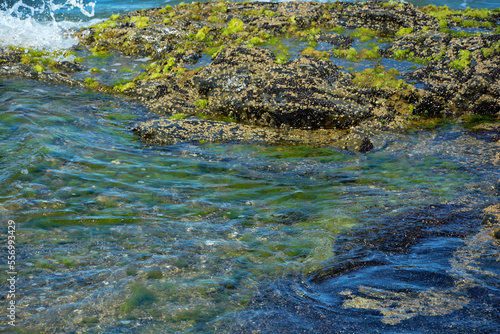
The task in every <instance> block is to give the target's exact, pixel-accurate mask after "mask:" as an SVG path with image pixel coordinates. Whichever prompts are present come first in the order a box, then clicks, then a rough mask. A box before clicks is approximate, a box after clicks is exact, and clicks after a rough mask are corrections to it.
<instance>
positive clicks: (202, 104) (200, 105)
mask: <svg viewBox="0 0 500 334" xmlns="http://www.w3.org/2000/svg"><path fill="white" fill-rule="evenodd" d="M194 105H195V106H196V107H197V108H199V109H203V108H205V107H206V106H208V100H203V99H201V100H198V101H196V102H195V103H194Z"/></svg>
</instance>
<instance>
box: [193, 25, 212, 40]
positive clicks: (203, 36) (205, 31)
mask: <svg viewBox="0 0 500 334" xmlns="http://www.w3.org/2000/svg"><path fill="white" fill-rule="evenodd" d="M209 31H210V27H208V26H204V27H202V28H201V29H200V30H198V32H197V33H196V35H195V38H196V39H197V40H198V41H204V40H205V39H207V34H208V32H209Z"/></svg>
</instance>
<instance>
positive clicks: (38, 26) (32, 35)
mask: <svg viewBox="0 0 500 334" xmlns="http://www.w3.org/2000/svg"><path fill="white" fill-rule="evenodd" d="M94 7H95V2H90V3H87V4H85V3H84V2H83V1H82V0H66V1H64V2H59V3H58V2H56V1H55V0H48V1H45V0H42V1H37V3H36V4H34V5H28V4H26V3H24V2H23V0H19V1H17V2H16V3H13V4H11V5H9V4H8V2H5V3H4V4H3V5H2V8H1V9H0V46H3V47H5V46H18V47H28V48H34V49H41V50H47V51H54V50H59V49H68V48H70V47H72V46H73V45H76V44H77V42H78V41H77V39H76V38H74V37H71V35H70V33H69V31H70V30H71V29H74V28H77V27H79V26H83V25H85V23H84V22H83V21H82V20H81V19H80V20H78V21H77V20H64V19H60V17H61V13H62V12H64V11H65V12H75V11H77V12H78V14H79V15H80V16H83V17H92V16H94ZM56 15H57V19H56ZM62 17H63V18H64V17H65V15H62ZM68 17H69V15H68ZM71 17H72V18H74V19H76V18H77V17H78V16H77V15H72V16H71Z"/></svg>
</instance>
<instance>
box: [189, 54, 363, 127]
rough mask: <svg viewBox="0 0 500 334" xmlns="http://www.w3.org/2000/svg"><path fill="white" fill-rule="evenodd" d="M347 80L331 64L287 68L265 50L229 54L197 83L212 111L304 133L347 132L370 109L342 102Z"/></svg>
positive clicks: (305, 61)
mask: <svg viewBox="0 0 500 334" xmlns="http://www.w3.org/2000/svg"><path fill="white" fill-rule="evenodd" d="M341 76H342V74H341V73H340V72H339V70H338V68H337V67H336V66H335V65H333V64H332V63H331V62H327V61H324V60H320V59H311V58H301V59H297V60H294V61H292V62H289V63H287V64H285V65H278V64H276V63H275V62H274V55H273V53H272V52H271V51H269V50H266V49H250V48H241V47H240V48H228V49H226V50H224V51H223V52H221V53H220V54H219V55H218V56H217V58H216V59H215V60H214V61H213V62H212V63H211V64H210V65H209V66H207V68H206V69H204V70H203V71H201V72H200V73H199V74H198V75H197V76H195V77H193V84H194V86H195V87H196V88H197V89H198V92H199V93H200V95H203V96H205V97H206V98H207V99H208V100H209V101H210V111H211V112H212V113H214V114H224V115H227V116H230V117H234V118H236V119H237V120H238V121H241V122H243V123H247V124H253V125H260V126H269V127H275V128H279V127H283V126H287V127H293V128H303V129H318V128H347V127H349V126H352V125H356V124H357V123H359V122H360V121H361V120H362V119H364V118H367V117H368V116H369V115H370V110H369V108H367V107H365V106H363V105H360V104H358V103H357V102H356V101H349V99H344V98H343V96H338V95H339V91H338V90H335V89H334V88H333V87H332V83H334V82H335V81H337V80H338V79H339V77H341Z"/></svg>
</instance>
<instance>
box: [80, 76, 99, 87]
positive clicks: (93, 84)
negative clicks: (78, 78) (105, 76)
mask: <svg viewBox="0 0 500 334" xmlns="http://www.w3.org/2000/svg"><path fill="white" fill-rule="evenodd" d="M83 83H84V84H85V85H86V86H87V87H90V88H97V87H99V82H97V81H96V80H94V79H92V78H85V79H84V80H83Z"/></svg>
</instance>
